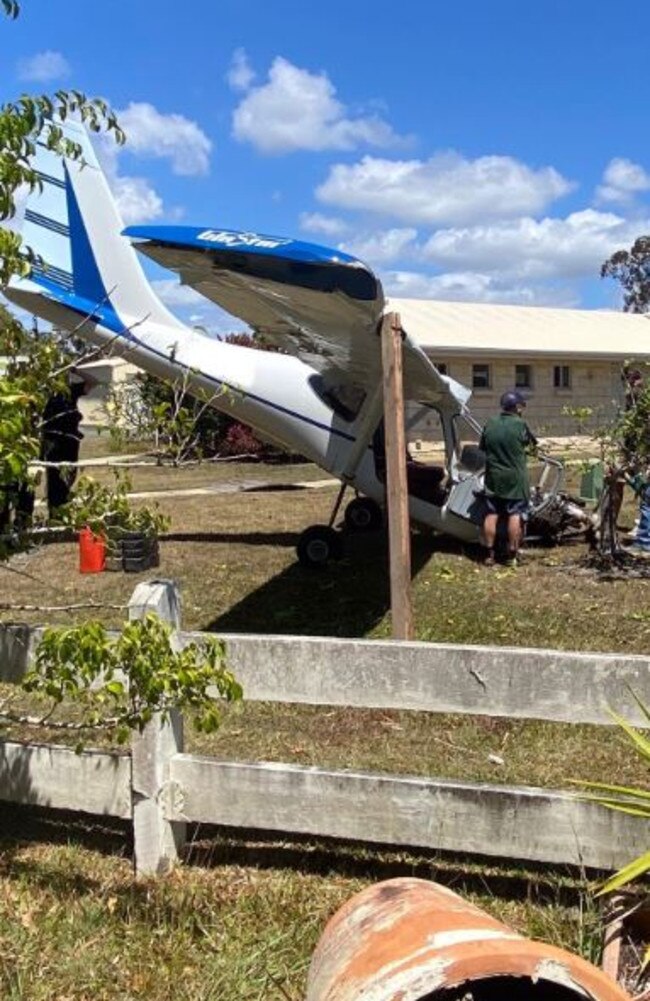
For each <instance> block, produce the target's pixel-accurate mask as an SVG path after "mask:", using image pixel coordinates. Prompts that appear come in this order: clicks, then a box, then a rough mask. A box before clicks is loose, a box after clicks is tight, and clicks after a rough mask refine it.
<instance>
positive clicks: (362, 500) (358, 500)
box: [345, 497, 384, 532]
mask: <svg viewBox="0 0 650 1001" xmlns="http://www.w3.org/2000/svg"><path fill="white" fill-rule="evenodd" d="M383 523H384V515H383V512H382V510H381V508H380V506H379V504H378V503H377V501H374V500H371V499H370V498H369V497H355V499H354V500H351V501H350V503H349V504H348V506H347V507H346V509H345V527H346V528H347V529H348V530H349V531H350V532H373V531H375V529H377V528H381V526H382V525H383Z"/></svg>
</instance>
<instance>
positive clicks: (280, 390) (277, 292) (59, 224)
mask: <svg viewBox="0 0 650 1001" xmlns="http://www.w3.org/2000/svg"><path fill="white" fill-rule="evenodd" d="M64 132H65V135H66V137H67V138H69V139H72V140H73V141H74V142H76V143H78V144H79V145H80V146H81V149H82V152H83V164H82V165H80V163H79V162H75V161H71V160H64V159H61V158H59V157H57V156H55V155H54V154H53V153H52V152H50V151H49V150H48V149H47V148H46V146H45V145H44V144H39V145H38V148H37V152H36V156H35V161H34V166H35V167H36V169H37V171H38V173H39V177H40V181H41V185H42V187H41V190H40V191H38V190H37V191H34V192H33V193H32V194H31V195H30V196H29V197H28V200H27V205H26V211H25V217H24V224H23V231H22V233H23V237H24V240H25V243H26V244H27V246H29V247H31V248H32V250H33V251H34V252H35V254H36V255H38V256H37V261H36V263H35V264H34V265H33V267H32V270H31V274H30V276H29V278H26V279H19V280H15V281H13V282H12V284H11V285H10V287H9V288H7V289H6V291H5V294H6V296H7V298H9V299H10V300H11V301H12V302H14V303H15V304H17V305H18V306H20V307H22V308H23V309H25V310H27V311H28V312H30V313H32V314H34V315H36V316H39V317H42V318H43V319H45V320H48V321H49V322H51V323H52V324H54V325H55V326H57V327H62V328H64V329H68V330H74V331H75V334H76V335H77V336H80V337H83V338H84V339H86V340H88V341H90V342H91V343H94V344H97V345H108V351H109V352H111V353H116V354H120V355H123V356H124V357H126V358H128V359H129V360H130V361H132V362H134V363H135V364H136V365H138V366H139V367H140V368H142V369H144V370H145V371H147V372H151V373H152V374H154V375H156V376H160V377H161V378H163V379H166V380H168V381H175V380H178V379H179V377H182V378H183V380H184V383H185V384H186V385H187V386H188V388H189V389H191V390H192V391H193V392H194V393H196V394H199V395H201V396H202V397H207V398H209V399H210V400H211V401H212V402H213V403H214V406H215V407H216V408H217V409H219V410H222V411H224V412H225V413H227V414H230V415H231V416H232V417H234V418H236V419H237V420H239V421H242V422H243V423H245V424H249V425H251V426H252V427H253V428H255V429H256V430H257V431H258V432H259V433H260V434H261V435H262V436H263V437H264V438H266V439H270V440H271V441H275V442H277V443H279V444H280V445H282V446H284V447H285V448H287V449H289V450H290V451H291V452H293V453H298V454H301V455H304V456H305V457H306V458H308V459H310V460H311V461H312V462H314V463H316V464H317V465H318V466H320V467H321V468H323V469H324V470H326V471H327V472H328V473H330V474H332V475H333V476H335V477H337V478H338V479H340V481H341V483H342V489H341V491H340V493H339V497H338V498H337V503H336V506H335V508H334V510H333V512H332V516H331V518H330V522H329V524H328V525H317V526H311V527H309V528H307V529H306V530H305V531H304V532H303V533H302V535H301V536H300V540H299V543H298V556H299V558H300V560H301V562H303V563H305V564H308V565H318V564H321V563H324V562H326V561H327V560H328V559H329V558H332V557H336V556H338V555H339V554H340V552H341V535H340V533H338V532H336V531H335V529H334V524H335V521H336V518H337V515H338V511H339V508H340V504H341V501H342V498H343V492H344V490H345V488H346V487H351V488H352V489H353V490H354V491H355V493H356V497H355V499H353V500H352V501H351V502H350V503H349V504H348V506H347V508H346V510H345V519H344V520H345V524H346V525H347V526H348V528H357V529H362V528H369V527H375V526H377V525H379V524H381V521H382V508H383V505H384V503H385V493H386V490H385V464H384V449H383V434H382V413H383V402H382V364H381V342H380V336H379V332H380V328H381V323H382V318H383V316H384V314H385V312H387V310H388V306H387V303H386V300H385V298H384V294H383V291H382V287H381V284H380V282H379V281H378V279H377V278H376V277H375V275H374V274H373V272H372V271H371V270H370V269H369V268H368V267H366V265H364V264H362V262H361V261H359V260H356V259H355V258H354V257H350V256H349V255H347V254H344V253H341V252H340V251H335V250H330V249H327V248H324V247H320V246H316V245H314V244H309V243H303V242H300V241H296V240H291V239H284V238H279V237H272V236H261V235H259V234H255V233H239V232H232V231H230V230H225V229H219V228H217V227H213V228H209V229H200V228H197V227H190V226H131V227H129V228H127V229H124V228H123V223H122V221H121V219H120V216H119V214H118V211H117V208H116V205H115V202H114V199H113V197H112V194H111V192H110V190H109V187H108V184H107V182H106V179H105V177H104V175H103V173H102V170H101V168H100V166H99V163H98V161H97V157H96V155H95V152H94V150H93V147H92V144H91V142H90V140H89V137H88V135H87V134H86V132H85V130H84V129H83V127H82V126H81V125H79V124H76V123H70V122H66V123H65V125H64ZM133 245H135V247H136V248H137V250H138V251H139V252H140V253H142V254H145V255H146V256H147V257H150V258H152V259H153V260H154V261H156V262H157V263H158V264H160V265H162V266H163V267H165V268H168V269H170V270H172V271H175V272H176V273H177V274H178V276H179V277H180V280H181V282H182V284H184V285H188V286H190V287H191V288H193V289H196V291H197V292H200V293H201V294H202V295H204V296H206V297H207V298H208V299H211V300H212V301H213V302H215V303H217V304H218V305H219V306H221V307H223V308H224V309H225V310H227V312H228V313H230V314H232V315H233V316H236V317H239V318H240V319H242V320H244V321H245V322H246V323H247V324H248V325H249V326H250V327H251V328H252V329H253V330H254V331H257V332H260V333H263V334H264V336H265V338H266V339H267V340H269V341H272V342H273V343H275V344H277V345H278V346H280V347H281V348H283V350H284V351H287V352H290V353H289V354H276V353H269V352H265V351H258V350H254V349H251V348H247V347H240V346H236V345H232V344H227V343H223V342H220V341H218V340H215V339H213V338H210V337H207V336H205V335H203V334H201V333H199V332H198V331H197V330H195V329H192V328H189V327H187V326H186V325H185V324H183V323H182V322H181V321H180V320H178V319H177V318H176V317H175V316H174V315H173V314H172V313H170V312H169V310H168V309H167V308H166V307H165V306H164V305H163V303H162V302H161V301H160V299H159V298H158V297H157V296H156V294H155V292H154V291H153V289H152V287H151V285H150V284H149V282H148V280H147V278H146V277H145V275H144V272H143V270H142V268H141V266H140V262H139V261H138V258H137V254H136V252H135V250H134V246H133ZM403 360H404V393H405V398H406V399H407V400H410V401H417V403H418V405H419V406H420V408H422V407H425V408H431V410H433V411H434V412H435V413H436V414H437V417H438V418H439V421H440V426H441V429H442V435H443V439H444V449H445V463H444V466H443V465H440V466H433V467H427V466H424V465H422V464H417V465H416V464H413V463H409V467H410V468H409V508H410V515H411V518H412V520H413V521H414V522H416V523H419V524H421V525H425V526H429V527H431V528H433V529H435V530H436V531H438V532H443V533H447V534H449V535H451V536H454V537H455V538H457V539H460V540H462V541H464V542H469V543H471V542H476V541H478V536H479V524H480V503H479V501H478V499H477V494H479V495H480V492H481V490H482V486H483V479H482V467H483V462H482V455H481V453H480V452H479V450H478V448H477V446H476V441H477V440H478V439H477V432H478V430H479V429H478V425H476V423H475V422H474V421H473V420H472V418H471V415H470V414H469V412H468V410H467V401H468V398H469V395H470V393H469V391H468V390H467V389H465V388H464V387H463V386H461V385H460V384H459V383H456V382H454V381H453V380H452V379H450V378H447V377H446V376H443V375H441V374H440V373H439V372H438V371H437V369H436V368H435V367H434V365H433V364H432V363H431V362H430V361H429V359H428V358H427V356H426V355H425V353H424V352H423V351H422V350H421V348H420V347H418V346H417V345H416V344H415V343H414V341H412V340H411V339H410V338H409V336H408V332H406V333H405V335H404V339H403ZM467 441H469V442H472V441H473V442H474V444H471V443H470V444H466V442H467ZM551 481H552V484H551V485H550V486H544V484H545V483H546V484H549V483H550V482H551ZM560 486H561V467H560V466H559V464H557V463H552V462H551V461H550V460H548V461H547V462H546V463H545V466H544V468H543V473H542V482H541V484H540V486H539V487H538V488H537V490H536V493H535V505H534V508H533V518H534V519H536V520H537V522H538V530H540V531H542V532H543V533H546V534H547V535H549V536H553V535H558V534H562V533H567V532H575V531H584V529H585V527H587V524H588V523H589V519H588V518H586V516H585V514H584V512H583V511H582V509H581V508H580V507H579V506H577V505H576V504H574V503H572V502H571V501H570V499H568V498H567V497H566V496H565V495H563V494H562V493H561V492H560Z"/></svg>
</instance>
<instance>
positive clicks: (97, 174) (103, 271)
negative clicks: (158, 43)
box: [7, 122, 185, 341]
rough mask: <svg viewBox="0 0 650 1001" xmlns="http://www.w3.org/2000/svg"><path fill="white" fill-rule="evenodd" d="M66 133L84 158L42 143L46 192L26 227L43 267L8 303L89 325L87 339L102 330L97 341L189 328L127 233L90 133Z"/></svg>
mask: <svg viewBox="0 0 650 1001" xmlns="http://www.w3.org/2000/svg"><path fill="white" fill-rule="evenodd" d="M62 128H63V130H64V134H65V136H66V138H68V139H71V140H73V141H74V142H75V143H78V144H79V146H80V147H81V151H82V159H81V160H80V161H73V160H69V159H62V158H60V157H58V156H56V155H55V154H54V153H52V152H50V151H49V150H48V149H47V148H46V146H45V145H44V144H43V143H39V144H38V146H37V153H36V156H35V159H34V161H33V165H34V167H35V169H36V170H37V171H38V174H39V178H40V181H41V185H42V187H41V190H40V191H39V190H35V191H34V192H32V193H31V194H30V195H29V196H28V198H27V203H26V209H25V216H24V223H23V227H22V235H23V240H24V243H25V245H26V246H28V247H30V248H31V250H32V251H33V252H34V253H35V254H36V255H37V262H36V264H35V265H34V266H33V268H32V272H31V274H30V276H29V278H28V279H20V280H15V281H13V282H12V284H11V285H10V287H9V289H7V296H8V298H9V299H11V300H12V301H14V302H15V303H16V304H17V305H19V306H22V307H23V308H24V309H26V310H28V311H29V312H31V313H34V314H36V315H37V316H41V317H43V318H44V319H46V320H50V321H51V322H52V323H54V324H56V325H60V326H63V327H66V328H68V329H75V328H78V327H83V328H84V330H83V332H84V333H85V334H86V335H87V336H88V335H89V334H91V333H92V331H91V330H90V329H89V328H99V329H97V336H96V338H95V339H96V340H99V341H101V340H105V339H106V336H107V334H108V335H111V334H112V336H113V337H115V338H116V339H117V338H118V337H122V336H123V337H124V338H126V340H129V332H130V331H131V330H132V329H133V328H134V327H135V326H137V325H141V324H143V323H146V322H147V321H149V324H153V325H154V326H156V327H158V329H159V330H161V328H162V329H164V328H166V329H167V330H169V331H170V332H173V331H174V330H176V331H177V330H179V328H180V329H185V328H184V327H183V324H181V323H180V321H179V320H177V319H176V318H175V317H174V316H173V315H172V314H171V313H170V312H169V310H167V308H166V307H165V306H164V305H163V304H162V303H161V301H160V300H159V299H158V297H157V296H156V294H155V292H154V291H153V289H152V288H151V285H150V284H149V282H148V281H147V279H146V277H145V275H144V272H143V270H142V267H141V265H140V262H139V260H138V258H137V256H136V253H135V251H134V249H133V247H132V246H131V244H130V243H129V241H128V240H127V239H126V238H125V237H123V236H122V235H121V233H122V229H123V222H122V219H121V218H120V215H119V212H118V210H117V206H116V205H115V201H114V199H113V196H112V194H111V191H110V189H109V187H108V183H107V181H106V178H105V177H104V174H103V172H102V170H101V168H100V166H99V163H98V161H97V157H96V155H95V151H94V149H93V146H92V143H91V142H90V139H89V137H88V134H87V133H86V130H85V129H84V128H83V126H82V125H80V124H78V123H75V122H65V124H64V125H63V126H62Z"/></svg>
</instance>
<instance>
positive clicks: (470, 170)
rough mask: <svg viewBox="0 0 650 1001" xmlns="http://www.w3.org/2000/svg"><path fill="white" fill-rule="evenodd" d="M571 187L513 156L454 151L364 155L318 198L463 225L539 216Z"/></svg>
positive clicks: (341, 167)
mask: <svg viewBox="0 0 650 1001" xmlns="http://www.w3.org/2000/svg"><path fill="white" fill-rule="evenodd" d="M572 187H573V185H572V183H571V182H570V181H567V180H566V179H565V178H564V177H562V176H561V174H559V173H558V172H557V171H556V170H555V169H554V168H553V167H542V168H540V169H538V170H535V169H533V168H531V167H528V166H527V165H526V164H525V163H521V162H520V161H518V160H515V159H514V158H512V157H509V156H483V157H479V158H478V159H476V160H466V159H465V158H464V157H462V156H460V154H458V153H455V152H453V151H451V152H445V153H437V154H436V155H435V156H433V157H431V159H429V160H427V161H422V160H386V159H378V158H375V157H371V156H366V157H364V158H363V159H362V160H361V161H360V162H358V163H356V164H352V165H346V164H336V165H335V166H333V167H332V168H331V170H330V173H329V176H328V177H327V179H326V180H325V182H324V183H323V184H322V185H321V186H320V187H319V188H318V189H317V191H316V195H317V197H318V198H319V199H320V200H321V201H323V202H326V203H328V204H331V205H338V206H341V207H344V208H349V209H364V210H369V211H372V212H377V213H381V214H382V215H388V216H394V217H395V218H397V219H400V220H402V221H404V222H407V223H429V224H434V225H440V224H449V223H451V224H456V225H463V224H465V223H475V222H477V221H479V220H486V219H499V218H511V217H517V216H521V215H527V214H536V213H538V212H539V211H541V210H542V209H543V208H544V207H545V206H546V205H547V204H548V203H549V202H551V201H553V200H554V199H556V198H559V197H560V196H562V195H565V194H566V193H567V192H569V191H570V190H571V189H572Z"/></svg>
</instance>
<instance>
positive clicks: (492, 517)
mask: <svg viewBox="0 0 650 1001" xmlns="http://www.w3.org/2000/svg"><path fill="white" fill-rule="evenodd" d="M498 519H499V516H498V514H497V513H496V512H492V511H490V512H489V513H488V514H486V516H485V521H484V522H483V545H484V546H485V548H486V550H487V553H486V555H485V562H486V563H488V564H491V563H494V546H495V544H496V538H497V522H498Z"/></svg>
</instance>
